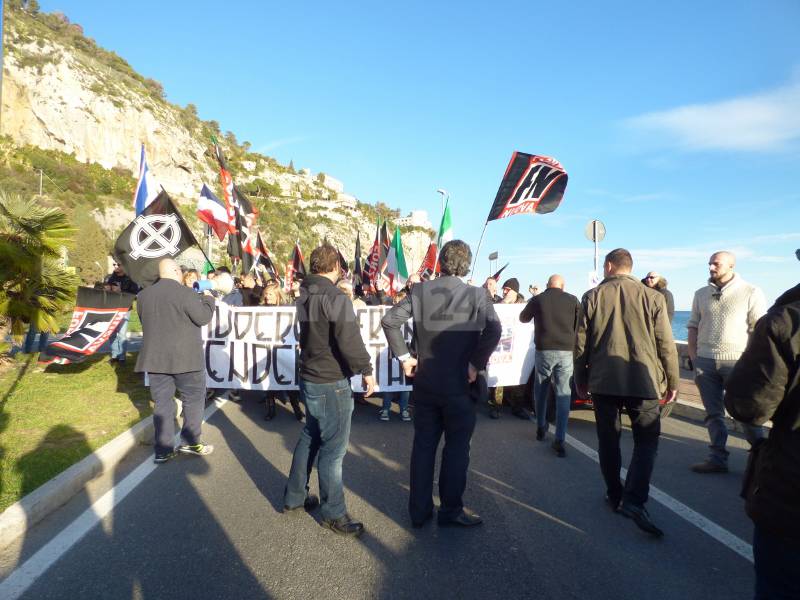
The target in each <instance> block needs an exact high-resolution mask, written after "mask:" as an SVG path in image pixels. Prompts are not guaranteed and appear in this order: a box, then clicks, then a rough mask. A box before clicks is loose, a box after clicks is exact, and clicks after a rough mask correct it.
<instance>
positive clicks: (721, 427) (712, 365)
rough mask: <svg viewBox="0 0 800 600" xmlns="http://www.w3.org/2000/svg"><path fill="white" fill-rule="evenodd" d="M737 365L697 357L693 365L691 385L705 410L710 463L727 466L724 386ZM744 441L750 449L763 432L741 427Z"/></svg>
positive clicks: (751, 426) (752, 427)
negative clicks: (692, 381) (698, 394)
mask: <svg viewBox="0 0 800 600" xmlns="http://www.w3.org/2000/svg"><path fill="white" fill-rule="evenodd" d="M735 365H736V361H735V360H715V359H713V358H703V357H701V356H698V357H697V360H696V361H694V382H695V384H696V385H697V390H698V391H699V392H700V398H701V399H702V401H703V407H704V408H705V409H706V418H705V424H706V428H707V429H708V437H709V439H710V440H711V445H710V446H709V447H710V448H711V454H710V456H709V460H711V461H713V462H716V463H719V464H722V465H727V464H728V454H729V452H728V451H727V450H726V449H725V444H726V443H727V441H728V427H727V425H725V404H724V402H723V398H724V395H725V382H726V381H727V380H728V377H729V376H730V374H731V371H733V367H734V366H735ZM744 430H745V437H746V438H747V441H748V442H750V445H752V444H754V443H755V442H756V441H757V440H759V439H761V438H763V437H764V428H763V427H755V426H753V425H744Z"/></svg>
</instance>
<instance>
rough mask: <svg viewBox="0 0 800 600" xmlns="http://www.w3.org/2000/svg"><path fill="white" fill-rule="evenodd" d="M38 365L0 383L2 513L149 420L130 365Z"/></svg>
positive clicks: (23, 362)
mask: <svg viewBox="0 0 800 600" xmlns="http://www.w3.org/2000/svg"><path fill="white" fill-rule="evenodd" d="M37 357H38V355H35V354H34V355H26V356H24V357H22V358H20V359H18V360H17V361H16V363H15V364H13V365H12V367H11V368H10V369H9V370H8V371H6V372H4V373H3V374H2V375H0V511H3V510H5V509H6V508H7V507H8V506H10V505H11V504H13V503H14V502H16V501H17V500H19V499H20V498H22V497H23V496H24V495H26V494H28V493H30V492H32V491H33V490H35V489H36V488H37V487H39V486H40V485H42V484H43V483H45V482H47V481H48V480H50V479H51V478H53V477H54V476H56V475H58V474H59V473H60V472H61V471H63V470H64V469H66V468H67V467H69V466H71V465H73V464H75V463H76V462H78V461H79V460H81V459H82V458H83V457H85V456H87V455H88V454H90V453H91V452H93V451H94V450H96V449H97V448H99V447H100V446H102V445H103V444H105V443H106V442H108V441H109V440H111V439H112V438H114V437H116V436H117V435H119V434H120V433H122V432H123V431H125V430H126V429H128V428H130V427H131V426H133V425H134V424H136V423H137V422H139V421H140V420H141V419H143V418H144V417H146V416H148V415H150V414H151V412H152V408H151V405H150V394H149V392H148V391H147V389H146V388H145V387H144V386H143V384H142V376H141V375H139V374H136V373H134V372H133V365H134V363H135V361H134V360H128V362H127V364H125V365H124V366H120V367H114V366H112V365H111V364H109V362H108V355H103V356H102V357H100V356H98V357H96V358H94V360H91V361H87V362H85V363H82V364H78V365H66V366H59V365H51V366H50V367H48V368H47V369H43V368H42V367H41V366H39V365H38V364H37V362H36V358H37ZM131 358H133V357H131Z"/></svg>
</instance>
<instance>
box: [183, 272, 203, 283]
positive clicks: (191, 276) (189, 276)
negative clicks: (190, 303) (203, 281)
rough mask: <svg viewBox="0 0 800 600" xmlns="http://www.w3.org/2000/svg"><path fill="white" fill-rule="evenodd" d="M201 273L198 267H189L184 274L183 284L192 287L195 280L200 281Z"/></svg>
mask: <svg viewBox="0 0 800 600" xmlns="http://www.w3.org/2000/svg"><path fill="white" fill-rule="evenodd" d="M199 279H200V274H199V273H198V272H197V269H188V270H187V271H186V273H184V274H183V285H185V286H186V287H192V286H193V285H194V283H195V281H199Z"/></svg>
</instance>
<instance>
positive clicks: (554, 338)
mask: <svg viewBox="0 0 800 600" xmlns="http://www.w3.org/2000/svg"><path fill="white" fill-rule="evenodd" d="M579 314H580V304H579V303H578V299H577V298H576V297H575V296H573V295H572V294H568V293H567V292H565V291H564V278H563V277H562V276H561V275H551V276H550V279H548V280H547V289H546V290H545V291H544V292H542V293H541V294H539V295H537V296H534V297H533V298H531V299H530V300H529V301H528V304H527V305H526V306H525V308H524V309H522V312H521V313H520V314H519V320H520V321H522V322H523V323H529V322H530V320H531V319H533V322H534V325H535V329H534V332H533V341H534V343H535V344H536V366H535V379H534V386H533V400H534V405H535V408H536V439H537V440H539V441H540V442H541V441H544V440H545V439H546V435H547V428H548V426H547V392H548V391H549V388H550V387H551V386H552V388H553V391H554V393H555V398H556V437H555V440H554V441H553V445H552V446H551V447H552V448H553V452H555V453H556V455H557V456H559V457H561V458H563V457H565V456H566V455H567V451H566V449H565V448H564V438H565V436H566V435H567V421H568V420H569V406H570V402H571V400H572V392H571V390H570V385H569V380H570V378H571V377H572V365H573V360H574V350H575V331H576V329H577V327H578V315H579Z"/></svg>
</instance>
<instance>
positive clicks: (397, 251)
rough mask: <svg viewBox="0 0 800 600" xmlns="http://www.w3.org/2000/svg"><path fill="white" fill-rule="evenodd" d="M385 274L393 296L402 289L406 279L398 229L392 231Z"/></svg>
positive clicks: (406, 273)
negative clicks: (392, 236) (392, 235)
mask: <svg viewBox="0 0 800 600" xmlns="http://www.w3.org/2000/svg"><path fill="white" fill-rule="evenodd" d="M386 274H387V275H388V276H389V289H390V290H391V295H392V296H394V295H395V293H397V292H399V291H400V290H402V289H403V286H405V284H406V280H407V279H408V268H407V267H406V257H405V254H403V241H402V240H401V239H400V228H399V227H397V228H396V229H395V230H394V238H392V243H391V245H390V246H389V254H388V255H387V257H386Z"/></svg>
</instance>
